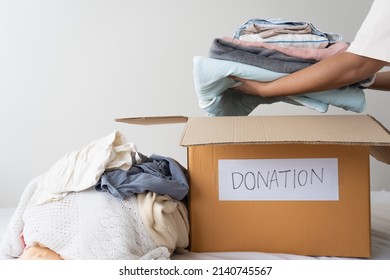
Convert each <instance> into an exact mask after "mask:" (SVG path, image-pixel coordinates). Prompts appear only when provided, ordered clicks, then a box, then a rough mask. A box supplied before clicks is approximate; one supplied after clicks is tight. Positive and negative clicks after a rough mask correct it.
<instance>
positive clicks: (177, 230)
mask: <svg viewBox="0 0 390 280" xmlns="http://www.w3.org/2000/svg"><path fill="white" fill-rule="evenodd" d="M138 208H139V213H140V216H141V218H142V221H143V223H144V225H145V227H146V230H147V231H148V233H149V235H150V236H151V238H152V239H153V241H154V242H155V243H156V245H157V246H164V247H167V248H168V249H169V251H170V252H171V253H172V252H173V251H176V252H178V253H181V252H183V251H184V249H185V248H186V247H187V246H188V244H189V221H188V212H187V209H186V207H185V206H184V204H183V203H182V202H179V201H175V200H173V199H172V198H170V197H169V196H167V195H164V196H162V195H157V194H156V193H154V192H147V193H142V194H138Z"/></svg>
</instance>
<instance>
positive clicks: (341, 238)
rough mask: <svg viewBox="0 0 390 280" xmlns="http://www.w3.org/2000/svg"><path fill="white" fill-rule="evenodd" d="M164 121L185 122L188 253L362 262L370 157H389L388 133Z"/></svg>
mask: <svg viewBox="0 0 390 280" xmlns="http://www.w3.org/2000/svg"><path fill="white" fill-rule="evenodd" d="M117 121H123V122H127V123H140V124H153V123H164V121H162V120H161V118H153V117H152V118H128V119H118V120H117ZM165 121H166V122H177V121H179V122H186V126H185V128H184V131H183V135H182V138H181V143H180V144H181V145H182V146H185V147H187V152H188V166H187V168H188V172H189V183H190V194H189V198H190V199H189V215H190V226H191V233H190V240H191V250H192V251H195V252H219V251H259V252H272V253H290V254H301V255H312V256H339V257H369V256H370V254H371V245H370V169H369V157H370V155H373V156H375V157H376V158H377V159H378V160H381V161H384V162H387V163H389V159H390V134H389V132H388V131H387V130H386V129H385V128H384V127H383V126H382V125H381V124H380V123H379V122H377V121H376V120H375V119H374V118H373V117H371V116H365V115H342V116H335V115H316V116H249V117H203V118H202V117H201V118H188V119H187V118H186V117H180V116H179V117H168V118H166V119H165Z"/></svg>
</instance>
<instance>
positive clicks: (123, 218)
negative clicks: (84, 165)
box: [0, 177, 170, 260]
mask: <svg viewBox="0 0 390 280" xmlns="http://www.w3.org/2000/svg"><path fill="white" fill-rule="evenodd" d="M40 180H41V177H38V178H36V179H34V180H33V181H32V182H31V183H30V184H29V185H28V186H27V188H26V190H25V191H24V193H23V195H22V197H21V200H20V203H19V205H18V207H17V209H16V212H15V214H14V215H13V217H12V219H11V221H10V224H9V226H8V228H7V231H6V234H5V236H4V238H3V240H2V244H1V246H0V253H1V254H3V255H6V256H11V257H19V256H20V255H21V254H22V252H23V246H22V242H21V240H20V238H19V235H20V233H22V232H23V236H24V240H25V242H26V245H27V246H31V245H34V244H35V243H40V244H42V245H44V246H46V247H48V248H50V249H51V250H53V251H55V252H57V253H58V254H59V255H61V256H62V257H63V258H64V259H90V260H93V259H105V260H109V259H116V260H119V259H169V257H170V253H169V251H168V249H167V248H166V247H157V245H156V243H155V242H154V241H153V240H152V239H151V237H150V235H149V233H148V231H147V230H146V228H145V226H144V223H143V222H142V219H141V217H140V215H139V210H138V203H137V197H136V196H131V197H129V199H126V200H120V199H118V198H115V197H114V196H112V195H110V194H108V193H103V192H97V191H95V190H94V189H88V190H85V191H82V192H72V193H70V194H68V195H67V196H66V197H64V198H63V199H61V200H57V201H52V202H47V203H44V204H41V205H36V204H35V203H31V201H30V199H31V196H32V195H33V193H34V190H35V188H36V186H37V184H38V183H39V182H40Z"/></svg>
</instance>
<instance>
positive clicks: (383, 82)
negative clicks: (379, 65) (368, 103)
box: [369, 71, 390, 91]
mask: <svg viewBox="0 0 390 280" xmlns="http://www.w3.org/2000/svg"><path fill="white" fill-rule="evenodd" d="M369 88H370V89H377V90H387V91H390V71H386V72H379V73H377V74H376V78H375V81H374V83H373V84H372V85H371V86H370V87H369Z"/></svg>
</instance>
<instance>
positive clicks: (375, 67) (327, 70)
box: [258, 52, 388, 96]
mask: <svg viewBox="0 0 390 280" xmlns="http://www.w3.org/2000/svg"><path fill="white" fill-rule="evenodd" d="M385 65H386V62H383V61H380V60H375V59H371V58H367V57H362V56H359V55H355V54H352V53H349V52H344V53H341V54H338V55H334V56H332V57H330V58H328V59H326V60H323V61H320V62H318V63H316V64H314V65H312V66H310V67H307V68H305V69H303V70H301V71H297V72H295V73H292V74H290V75H287V76H285V77H283V78H280V79H278V80H276V81H273V82H269V83H263V84H261V85H259V87H258V94H259V95H262V96H283V95H293V94H300V93H309V92H318V91H323V90H328V89H334V88H339V87H342V86H346V85H349V84H354V83H357V82H360V81H362V80H364V79H366V78H368V77H370V76H372V75H374V74H375V73H376V72H377V71H379V70H380V69H381V68H383V67H384V66H385ZM383 79H384V78H381V77H380V78H379V81H378V84H377V86H388V82H387V83H386V82H384V81H383Z"/></svg>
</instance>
